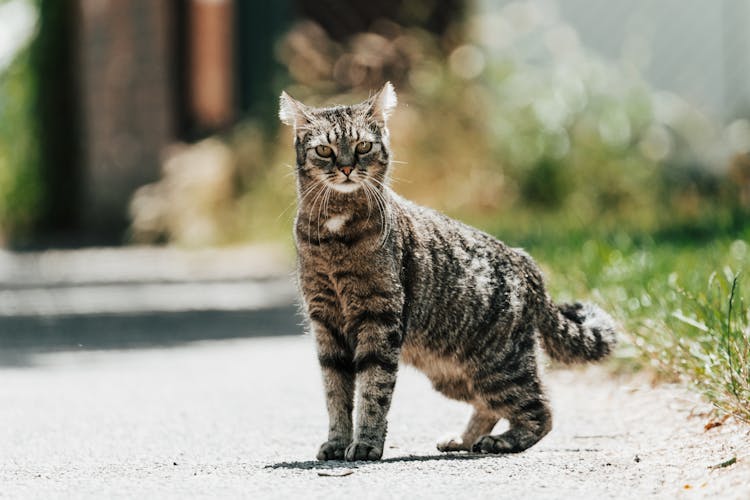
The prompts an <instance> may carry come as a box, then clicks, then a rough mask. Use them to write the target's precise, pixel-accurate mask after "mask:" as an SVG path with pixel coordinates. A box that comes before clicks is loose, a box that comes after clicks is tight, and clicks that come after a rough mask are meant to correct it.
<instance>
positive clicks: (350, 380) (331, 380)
mask: <svg viewBox="0 0 750 500" xmlns="http://www.w3.org/2000/svg"><path fill="white" fill-rule="evenodd" d="M312 326H313V331H314V333H315V341H316V344H317V348H318V361H319V362H320V368H321V371H322V372H323V387H324V389H325V396H326V406H327V409H328V422H329V424H328V440H327V441H326V442H325V443H323V444H322V445H321V447H320V450H319V451H318V455H317V458H318V460H343V459H344V453H345V451H346V448H347V446H349V444H350V443H351V441H352V410H353V401H354V361H353V354H352V351H351V348H350V347H349V345H348V343H347V341H346V339H345V338H344V337H343V336H342V335H341V333H340V332H339V331H338V330H337V329H336V328H335V327H334V326H332V325H330V324H328V322H326V321H325V320H324V319H323V318H320V319H319V320H317V321H316V320H313V321H312Z"/></svg>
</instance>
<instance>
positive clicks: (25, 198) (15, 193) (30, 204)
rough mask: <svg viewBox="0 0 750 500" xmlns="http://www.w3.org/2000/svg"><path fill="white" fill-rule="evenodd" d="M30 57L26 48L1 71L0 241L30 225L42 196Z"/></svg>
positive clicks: (20, 234) (21, 232) (24, 229)
mask: <svg viewBox="0 0 750 500" xmlns="http://www.w3.org/2000/svg"><path fill="white" fill-rule="evenodd" d="M29 60H30V51H29V50H28V49H25V50H23V51H22V52H21V53H20V54H18V55H17V56H16V58H15V59H14V61H13V62H12V63H11V64H10V66H9V67H8V68H6V69H5V70H4V71H3V72H2V73H0V244H1V243H2V242H3V240H5V239H6V238H9V237H10V236H11V235H12V236H15V237H17V238H18V237H22V235H23V234H24V233H25V232H26V231H27V230H28V229H29V228H30V226H31V225H32V223H33V222H34V220H35V217H36V215H37V208H38V206H39V201H40V196H41V189H40V179H39V170H38V168H39V165H38V160H39V157H38V136H37V123H36V122H35V119H34V114H33V110H34V97H35V95H34V84H33V79H34V75H33V71H32V67H31V64H30V62H29Z"/></svg>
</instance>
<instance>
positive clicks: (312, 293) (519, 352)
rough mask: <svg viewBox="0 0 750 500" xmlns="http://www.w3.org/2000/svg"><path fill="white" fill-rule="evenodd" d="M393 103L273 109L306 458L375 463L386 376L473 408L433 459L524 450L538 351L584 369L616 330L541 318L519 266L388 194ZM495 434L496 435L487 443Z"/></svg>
mask: <svg viewBox="0 0 750 500" xmlns="http://www.w3.org/2000/svg"><path fill="white" fill-rule="evenodd" d="M396 102H397V98H396V93H395V91H394V89H393V86H392V85H391V84H390V82H388V83H386V84H385V86H384V87H383V88H382V89H380V90H379V91H378V92H377V93H375V94H374V95H372V96H371V97H370V98H369V99H367V100H366V101H364V102H361V103H359V104H355V105H352V106H335V107H326V108H315V107H311V106H307V105H305V104H303V103H301V102H299V101H297V100H295V99H293V98H292V97H290V96H289V95H288V94H287V93H286V92H282V94H281V97H280V111H279V117H280V119H281V121H282V122H283V123H285V124H288V125H291V126H292V127H293V128H294V149H295V152H296V183H297V194H298V210H297V215H296V218H295V224H294V236H295V244H296V247H297V255H298V280H299V287H300V291H301V296H302V300H303V309H304V311H305V313H306V317H307V319H308V323H309V326H310V329H311V331H312V333H313V335H314V338H315V342H316V346H317V354H318V360H319V364H320V367H321V370H322V372H323V383H324V388H325V397H326V402H327V410H328V415H329V428H328V440H327V441H326V442H325V443H323V445H322V446H321V447H320V449H319V451H318V454H317V458H318V460H342V459H345V460H349V461H353V460H379V459H380V458H381V457H382V454H383V445H384V442H385V437H386V427H387V420H386V417H387V414H388V410H389V407H390V404H391V396H392V394H393V388H394V384H395V382H396V372H397V370H398V366H399V360H401V361H403V362H405V363H408V364H411V365H413V366H415V367H416V368H417V369H419V370H421V371H422V372H424V373H425V374H426V375H427V377H428V378H429V379H430V381H431V382H432V384H433V386H434V388H435V389H436V390H438V391H439V392H441V393H443V394H444V395H446V396H447V397H449V398H452V399H456V400H459V401H464V402H467V403H469V404H470V405H472V406H473V407H474V411H473V414H472V416H471V418H470V420H469V423H468V425H467V426H466V429H465V431H464V432H463V434H462V435H461V436H458V437H456V438H452V439H449V440H446V441H444V442H441V443H439V444H438V449H439V450H440V451H445V452H448V451H473V452H479V453H512V452H520V451H523V450H526V449H527V448H529V447H530V446H532V445H534V444H535V443H537V442H538V441H539V440H540V439H541V438H542V437H544V436H545V435H546V434H547V433H548V432H549V431H550V429H551V412H550V407H549V403H548V401H547V398H546V396H545V393H544V390H543V387H542V385H541V382H540V378H539V374H538V371H537V354H536V351H537V349H536V344H537V341H538V340H539V341H540V343H541V345H542V346H543V347H544V349H545V350H546V351H547V353H548V354H549V355H550V356H551V357H552V358H553V359H555V360H559V361H562V362H565V363H573V362H586V361H597V360H600V359H602V358H604V357H605V356H607V355H608V354H609V353H610V352H611V351H612V349H613V347H614V345H615V337H616V333H615V323H614V321H613V319H612V318H611V317H610V316H609V315H608V314H607V313H605V312H604V311H603V310H601V309H600V308H599V307H597V306H595V305H592V304H582V303H574V304H560V305H558V304H555V303H553V302H552V300H551V299H550V297H549V295H548V294H547V292H546V291H545V287H544V283H543V280H542V274H541V272H540V270H539V268H538V267H537V266H536V264H535V263H534V261H533V260H532V259H531V257H529V255H527V254H526V253H525V252H524V251H523V250H521V249H515V248H510V247H508V246H506V245H505V244H504V243H502V242H500V241H498V240H497V239H495V238H494V237H492V236H490V235H488V234H486V233H484V232H481V231H479V230H477V229H474V228H472V227H469V226H467V225H464V224H462V223H461V222H458V221H455V220H452V219H450V218H448V217H447V216H445V215H443V214H441V213H439V212H437V211H434V210H431V209H428V208H424V207H421V206H418V205H416V204H414V203H412V202H410V201H407V200H406V199H404V198H402V197H400V196H399V195H397V194H396V193H395V192H393V191H392V190H391V189H390V188H389V187H388V170H389V164H390V159H391V154H392V153H391V148H390V141H389V132H388V127H387V121H388V117H389V115H390V114H391V112H392V111H393V109H394V108H395V106H396ZM355 381H356V383H355ZM355 399H356V408H357V412H356V413H357V418H356V425H354V423H353V419H352V413H353V410H354V406H355ZM501 418H504V419H507V420H508V422H509V424H510V427H509V429H508V430H507V431H506V432H503V433H501V434H497V435H493V434H491V432H492V430H493V428H494V426H495V424H496V423H497V422H498V421H499V419H501Z"/></svg>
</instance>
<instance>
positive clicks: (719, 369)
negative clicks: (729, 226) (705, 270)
mask: <svg viewBox="0 0 750 500" xmlns="http://www.w3.org/2000/svg"><path fill="white" fill-rule="evenodd" d="M679 293H680V299H681V302H682V307H681V308H679V309H677V310H675V311H673V312H672V313H671V316H670V317H669V318H668V320H667V322H666V326H667V327H668V328H667V331H668V332H669V334H670V336H671V337H672V339H671V340H672V342H671V343H672V345H673V346H674V348H675V350H676V352H675V353H673V354H672V355H670V356H668V357H665V358H663V361H664V362H665V365H664V367H663V368H665V369H668V370H673V371H675V372H676V373H682V374H684V375H687V376H688V378H689V380H690V381H691V382H692V383H693V384H694V385H695V386H696V387H698V388H699V389H700V390H701V391H702V392H703V393H704V394H705V395H706V396H707V397H708V399H709V400H710V401H711V402H712V403H713V404H715V405H716V406H717V408H719V409H720V410H722V411H723V412H725V413H731V414H734V415H735V416H737V417H738V418H740V419H742V420H744V421H745V422H750V318H748V309H747V308H746V306H745V300H744V296H743V293H742V290H741V287H740V277H739V275H737V274H733V273H732V272H731V270H730V269H729V268H727V269H725V270H724V272H723V273H716V272H715V273H712V274H711V276H710V277H709V279H708V284H707V286H706V288H705V290H704V291H700V292H698V293H697V294H696V293H695V292H692V291H689V290H685V289H682V288H680V289H679ZM656 340H658V337H656Z"/></svg>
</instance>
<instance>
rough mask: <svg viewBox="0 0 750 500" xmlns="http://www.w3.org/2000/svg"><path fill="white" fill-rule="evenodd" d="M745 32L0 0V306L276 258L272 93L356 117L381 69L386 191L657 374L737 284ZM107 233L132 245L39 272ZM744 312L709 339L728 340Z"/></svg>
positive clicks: (267, 5)
mask: <svg viewBox="0 0 750 500" xmlns="http://www.w3.org/2000/svg"><path fill="white" fill-rule="evenodd" d="M748 20H750V4H749V3H748V2H746V1H744V0H726V1H723V2H703V1H698V0H690V1H685V0H663V1H661V2H651V1H649V0H632V1H629V2H620V3H610V2H607V3H604V2H598V1H595V0H565V1H555V0H528V1H503V0H498V1H492V0H442V1H439V0H382V1H379V2H373V1H367V0H254V1H242V0H234V1H233V0H159V1H151V0H129V1H128V0H0V245H2V246H4V247H5V248H6V249H8V251H6V252H5V253H4V254H3V255H4V257H3V258H4V259H5V268H4V269H5V274H4V275H3V276H5V277H4V278H3V279H4V282H5V285H4V286H5V288H6V292H5V299H6V301H7V300H12V301H16V302H15V303H17V304H26V306H21V305H17V307H16V306H14V307H15V309H14V308H13V307H10V306H7V307H6V310H8V311H10V312H8V313H7V314H8V315H11V314H20V313H18V311H20V310H25V309H23V308H24V307H26V308H27V309H28V308H30V309H32V310H34V311H36V312H38V313H39V314H42V313H40V312H39V311H40V310H42V309H44V308H41V309H40V308H39V307H38V304H39V303H40V302H39V301H40V300H42V299H40V298H39V297H40V296H44V297H49V294H43V293H42V295H39V294H37V295H33V294H32V295H28V296H25V298H19V297H20V296H21V295H19V294H20V292H19V290H20V291H21V292H23V291H24V290H25V291H26V292H28V290H26V289H27V288H28V287H29V286H30V285H29V283H32V282H34V283H36V284H35V285H34V286H35V287H36V288H35V289H40V290H46V289H48V288H49V286H48V285H45V283H47V284H48V283H50V280H51V282H54V283H59V282H61V281H60V280H62V282H65V283H67V282H70V281H71V280H73V281H75V280H76V279H78V278H76V276H79V277H80V276H81V275H82V274H83V275H85V274H86V273H83V272H82V271H79V269H87V268H90V269H89V272H90V273H94V271H92V270H91V269H102V271H101V274H102V275H104V276H105V277H106V275H108V274H111V273H112V272H113V271H112V268H113V267H112V266H117V265H118V264H119V265H120V267H122V266H124V267H125V268H127V269H130V270H133V269H142V268H143V266H146V267H147V268H148V269H149V271H144V272H142V273H141V274H142V275H143V276H142V278H138V279H135V278H134V280H135V281H137V282H138V283H142V282H143V281H144V280H146V277H149V276H150V277H152V278H153V277H154V276H156V277H157V278H153V279H151V281H154V280H157V281H159V280H160V282H168V283H172V282H182V281H189V282H196V281H200V280H201V279H203V280H204V281H211V280H213V281H211V282H212V283H214V284H216V283H217V282H219V281H222V280H226V279H229V278H231V277H232V276H233V275H232V273H233V272H235V273H236V274H235V275H234V277H235V278H236V279H243V277H244V278H247V279H255V278H257V277H258V276H261V277H266V278H267V277H268V276H270V275H273V276H276V275H278V274H279V273H282V270H285V269H289V268H290V267H291V262H292V259H293V257H292V256H293V249H292V243H291V221H292V217H293V214H294V210H295V208H294V196H295V192H294V179H293V167H292V164H293V161H294V160H293V155H292V148H291V132H290V130H288V129H286V128H283V127H281V126H280V124H279V123H278V119H277V118H276V114H277V102H278V101H277V99H278V95H279V93H280V91H281V90H282V89H286V90H287V91H288V92H289V93H290V94H292V95H293V96H295V97H296V98H298V99H301V100H303V101H305V102H309V103H312V104H327V103H351V102H355V101H357V100H359V99H362V98H364V97H366V96H367V95H368V93H369V92H370V91H372V90H373V89H376V88H379V87H380V86H381V85H382V84H383V82H384V81H386V80H390V81H392V82H393V84H394V85H395V87H396V90H397V92H398V94H399V107H398V109H397V111H396V112H395V114H394V115H393V117H392V120H391V123H390V127H391V132H392V133H391V135H392V142H393V149H394V151H395V155H396V159H397V160H398V163H396V164H395V165H394V168H393V186H394V188H395V190H396V191H398V192H399V193H401V194H403V195H405V196H406V197H408V198H411V199H413V200H415V201H416V202H418V203H421V204H425V205H428V206H431V207H434V208H438V209H440V210H443V211H445V212H447V213H448V214H449V215H452V216H454V217H458V218H461V219H462V220H464V221H467V222H469V223H471V224H474V225H477V226H479V227H481V228H483V229H485V230H487V231H490V232H492V233H493V234H496V235H498V236H500V237H501V238H503V239H504V240H506V241H508V242H509V243H510V244H512V245H518V246H525V247H526V248H527V249H529V250H530V251H531V253H532V254H533V255H534V256H535V257H537V258H538V259H539V260H540V261H541V262H542V265H543V267H544V268H545V270H546V272H547V273H548V275H549V276H550V280H551V286H552V289H553V290H554V292H555V294H556V295H557V296H559V297H562V298H566V297H570V296H580V295H584V296H593V297H594V298H595V299H597V300H599V301H600V302H603V303H605V304H608V306H609V307H610V308H611V309H613V310H614V311H615V312H616V313H617V314H618V316H619V319H621V320H622V321H623V323H625V324H626V325H627V327H628V329H629V330H630V331H631V332H632V333H633V335H634V339H633V345H634V346H635V348H636V349H635V351H634V352H635V353H636V354H632V353H631V354H630V356H631V357H633V358H635V359H638V360H640V361H639V362H641V363H645V364H648V363H651V364H654V365H658V366H668V367H669V369H671V370H677V368H675V366H677V365H679V362H677V361H675V360H674V359H673V358H675V357H679V356H677V355H676V354H675V352H677V351H676V350H679V349H682V348H683V347H684V349H685V352H689V351H690V349H691V348H692V347H691V346H692V345H693V344H689V345H688V344H686V342H687V340H684V339H690V338H694V339H696V342H697V343H698V344H697V345H700V346H703V345H704V344H710V343H711V342H712V340H711V337H710V336H709V337H708V340H707V341H706V339H705V338H704V337H701V336H702V335H706V332H710V335H719V334H721V332H722V331H723V330H721V328H719V329H718V330H715V329H714V328H713V327H712V326H711V325H710V320H709V319H708V316H706V315H709V316H710V315H711V314H715V316H716V318H719V319H720V318H721V317H724V316H726V314H725V313H726V306H727V304H728V305H729V317H730V318H731V317H732V316H731V315H732V314H738V313H737V311H738V308H737V307H736V303H737V302H736V300H735V297H736V295H735V293H739V291H741V290H743V286H744V285H742V284H741V281H740V282H738V281H736V279H735V278H736V276H737V274H738V273H740V272H741V271H742V270H744V269H747V266H748V252H747V244H746V241H747V238H748V236H749V235H750V229H749V228H750V222H749V219H748V215H750V121H749V120H750V56H748V54H750V33H749V32H748V30H747V29H746V25H747V22H748ZM248 243H252V244H253V245H252V246H250V247H247V246H244V245H247V244H248ZM259 243H262V244H264V245H271V246H265V247H262V248H265V252H260V253H258V254H255V253H252V252H255V251H257V249H258V248H259V247H258V246H257V244H259ZM102 245H104V246H123V245H125V246H128V245H130V246H132V245H137V246H136V247H132V248H137V249H138V251H139V252H146V253H142V254H137V256H136V257H133V255H135V254H133V253H132V249H131V252H130V253H128V251H127V249H124V250H122V251H120V253H117V252H115V253H112V254H106V255H107V257H106V258H104V257H102V256H101V255H102V254H101V253H96V252H93V250H92V251H91V252H93V253H77V254H75V255H74V256H72V257H71V255H73V254H66V253H64V252H58V253H55V254H54V255H55V256H56V257H55V258H56V259H58V260H54V259H53V260H51V261H45V262H47V264H45V265H41V264H39V263H40V262H42V261H43V259H44V258H45V257H44V256H45V255H49V254H45V253H44V252H41V251H43V250H45V249H50V248H81V247H91V246H102ZM142 245H160V246H164V245H166V246H167V248H169V249H170V250H169V251H170V252H173V253H171V254H169V257H168V258H167V257H163V256H164V255H165V254H164V253H159V254H149V253H148V250H146V248H153V247H144V246H142ZM237 245H240V247H237ZM216 248H229V249H230V250H231V249H235V250H236V249H237V248H241V249H243V248H247V249H252V250H247V251H245V250H236V254H232V255H233V257H231V258H228V259H225V258H224V257H220V255H226V254H221V253H216V254H211V253H205V252H211V251H214V250H205V249H216ZM196 249H203V250H196ZM10 250H14V252H11V251H10ZM18 250H24V251H31V250H34V251H37V252H36V253H34V252H31V253H28V252H25V253H16V252H15V251H18ZM110 251H112V252H114V250H110ZM232 251H234V250H232ZM40 252H41V253H40ZM79 252H80V251H79ZM201 252H204V253H201ZM247 252H250V253H249V254H248V253H247ZM261 254H262V255H272V256H273V259H271V261H272V263H271V264H269V262H271V261H269V260H268V259H265V260H264V258H261V257H258V255H261ZM82 255H83V257H81V256H82ZM156 255H159V256H161V257H155V256H156ZM248 255H250V257H247V256H248ZM127 256H130V257H127ZM196 256H197V257H196ZM242 256H245V257H244V258H243V257H242ZM24 259H26V260H24ZM66 259H67V260H66ZM76 259H77V260H76ZM128 259H130V260H128ZM159 259H161V260H159ZM181 259H182V260H181ZM157 261H158V262H160V263H161V264H159V265H156V264H154V262H157ZM216 261H221V262H224V263H226V262H230V263H232V264H234V267H233V268H231V266H230V268H222V269H219V270H214V271H211V272H209V271H206V270H205V269H207V267H206V266H208V267H209V268H210V266H211V265H215V263H216ZM49 262H53V263H54V264H50V263H49ZM97 262H100V263H101V262H103V264H101V265H100V266H99V267H97V265H98V264H96V263H97ZM175 262H177V263H178V264H175ZM76 263H77V264H76ZM170 263H171V264H170ZM211 263H214V264H211ZM75 266H79V267H75ZM139 266H141V267H139ZM148 266H151V267H148ZM169 266H173V267H175V268H176V269H177V270H172V271H170V270H169V269H171V268H170V267H169ZM243 266H244V267H243ZM0 267H1V266H0ZM259 267H260V268H263V270H262V271H257V268H259ZM61 268H64V269H66V270H67V273H65V276H67V277H66V278H64V279H63V278H60V277H59V276H58V277H55V276H57V275H55V274H54V273H55V272H57V271H53V270H54V269H57V270H59V269H61ZM19 269H25V271H19ZM30 269H31V270H30ZM212 269H213V268H212ZM0 270H2V268H0ZM201 270H202V271H201ZM29 273H31V274H29ZM132 273H135V271H133V272H132ZM132 273H131V274H132ZM160 273H161V274H160ZM201 273H203V274H201ZM114 274H117V273H114ZM131 274H127V273H125V274H123V276H125V277H122V276H121V277H120V278H118V280H120V281H122V280H126V281H127V280H128V279H130V278H127V276H131ZM135 274H137V273H135ZM198 275H201V276H203V275H205V276H204V278H205V279H204V278H200V279H199V278H196V276H198ZM91 276H94V275H93V274H91ZM91 276H89V278H86V279H83V278H80V279H79V282H83V283H87V284H91V282H92V281H97V280H100V281H101V282H109V281H112V280H111V279H109V278H101V279H99V278H95V277H91ZM97 276H98V275H97ZM118 276H119V275H118ZM217 276H218V277H217ZM717 276H718V277H717ZM266 278H264V279H266ZM268 279H270V278H268ZM34 280H37V281H34ZM45 280H46V281H45ZM55 280H58V281H55ZM65 280H68V281H67V282H66V281H65ZM737 283H740V284H739V285H738V284H737ZM79 284H80V283H79ZM56 286H58V285H56ZM717 287H718V288H717ZM722 287H723V288H722ZM744 289H746V287H745V288H744ZM260 290H264V288H263V287H261V288H260ZM714 290H718V292H716V294H714ZM100 292H101V290H99V289H95V290H94V292H92V293H96V294H99V293H100ZM204 292H205V289H204ZM40 293H41V292H40ZM153 293H154V297H161V296H164V295H169V296H174V297H184V296H182V295H179V294H176V295H175V294H174V290H171V289H163V290H162V289H158V290H155V291H153ZM186 293H187V292H186ZM216 293H219V292H218V291H217V292H216ZM222 293H223V292H222ZM241 293H244V292H241ZM248 293H249V292H248ZM263 293H264V292H261V295H262V294H263ZM285 293H286V292H285ZM138 294H139V295H142V289H139V292H138ZM227 294H228V295H217V296H219V297H228V296H231V293H230V292H227ZM58 295H59V294H58ZM208 295H210V293H203V296H208ZM714 295H715V296H714ZM290 296H291V294H290V295H283V294H282V298H283V300H282V299H279V302H278V303H285V302H284V301H286V300H287V298H288V297H290ZM154 300H155V301H157V302H158V300H156V299H154ZM185 300H187V299H185ZM227 300H229V299H227ZM733 300H734V301H735V302H734V304H735V307H734V309H732V301H733ZM289 301H291V299H289ZM695 301H697V302H695ZM146 302H149V301H146ZM215 302H216V304H212V305H207V306H205V307H204V309H209V310H212V311H213V310H217V309H218V310H223V309H232V308H231V307H228V306H225V305H222V304H226V301H222V300H221V299H217V300H216V301H215ZM230 302H231V301H230ZM240 302H241V301H240ZM149 303H152V302H149ZM6 304H7V302H6ZM242 304H245V303H244V302H242V303H238V304H237V305H236V306H232V307H233V308H234V309H232V310H235V311H236V310H241V309H242V308H243V307H244V306H243V305H242ZM245 305H247V304H245ZM704 306H705V307H704ZM50 307H51V308H52V309H53V310H57V311H58V312H60V310H58V309H55V307H57V306H54V307H53V306H50ZM71 307H72V306H71ZM102 307H104V306H102ZM112 307H114V306H112ZM165 307H166V306H165ZM191 307H193V309H195V308H198V309H200V308H201V307H203V306H200V305H195V306H191ZM247 307H251V306H249V305H247ZM253 307H254V306H253ZM69 309H70V308H69ZM73 309H75V308H73ZM84 309H85V308H84ZM61 310H62V311H67V310H68V309H65V308H63V309H61ZM86 310H89V312H91V313H96V312H97V309H96V307H93V308H92V307H89V309H86ZM13 311H16V312H15V313H13ZM102 311H104V312H107V313H108V314H114V313H118V314H120V313H123V312H122V311H121V308H118V307H114V309H112V310H110V309H107V308H106V307H104V309H103V310H102ZM102 311H100V312H102ZM701 311H703V312H701ZM739 311H740V313H739V314H740V319H738V320H736V321H735V322H734V323H733V324H732V322H731V321H730V325H729V329H728V330H727V331H729V332H730V333H731V332H734V334H737V335H739V336H737V337H736V338H735V340H736V341H737V342H739V344H738V345H739V346H746V345H747V338H746V337H747V335H748V333H747V331H746V326H744V325H747V321H748V320H747V310H746V309H745V308H744V307H740V308H739ZM130 313H132V311H131V312H130ZM130 313H128V314H130ZM24 314H26V313H24ZM35 314H36V313H35ZM123 314H124V313H123ZM280 314H281V313H280ZM701 314H703V315H704V316H701ZM60 315H62V316H64V315H63V313H60ZM282 315H283V314H282ZM722 315H723V316H722ZM62 316H61V317H62ZM292 316H293V315H292ZM97 317H98V318H99V319H98V320H97V321H100V320H101V316H97ZM712 317H713V316H712ZM716 318H715V319H716ZM743 318H744V319H743ZM719 319H716V321H719ZM683 320H684V321H683ZM45 321H46V320H45ZM691 322H692V323H691ZM40 324H42V323H34V325H35V326H33V327H29V331H37V330H38V329H39V328H41V327H39V325H40ZM43 324H44V325H49V324H52V325H53V326H46V327H44V328H47V330H45V331H47V332H48V333H49V335H51V336H56V337H59V336H61V335H64V334H63V333H60V332H61V331H63V330H60V328H62V327H61V326H60V323H59V322H58V323H55V322H52V323H49V321H47V323H43ZM98 324H99V323H95V324H94V326H93V327H92V329H94V330H96V329H97V328H98V327H97V325H98ZM694 324H699V325H702V327H701V328H698V327H695V326H694ZM722 324H723V323H722ZM14 325H16V326H14V328H16V329H17V331H21V330H22V329H20V327H19V326H18V324H15V323H14ZM691 325H692V326H691ZM733 325H734V326H733ZM293 326H294V331H295V332H296V331H298V329H299V328H298V327H297V326H296V325H293ZM290 328H292V327H290ZM717 328H718V327H717ZM6 330H7V329H6ZM14 331H16V330H14ZM66 331H68V330H66ZM77 331H79V328H78V326H71V327H70V329H69V331H68V334H69V335H75V333H76V332H77ZM19 335H20V334H19ZM681 339H682V340H681ZM704 341H705V342H704ZM742 342H745V343H744V344H743V343H742ZM675 346H676V347H675ZM680 346H682V347H680ZM702 348H703V347H702ZM743 348H744V347H743ZM670 353H671V354H670ZM686 355H687V354H686ZM707 356H708V358H707V359H709V361H710V362H711V363H714V362H716V363H719V362H720V360H719V361H716V360H713V361H711V360H712V359H713V358H711V356H710V353H709V354H708V355H707ZM745 356H747V352H746V351H745ZM729 361H730V362H731V361H734V365H732V366H735V367H736V362H737V360H736V359H735V360H732V359H730V360H729ZM697 363H704V365H705V360H702V361H701V360H699V361H698V362H697ZM665 364H666V365H665ZM739 375H742V374H739ZM739 375H738V376H739ZM745 375H747V374H746V373H745ZM745 375H742V376H745ZM744 383H745V384H750V378H748V379H747V380H745V382H744Z"/></svg>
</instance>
